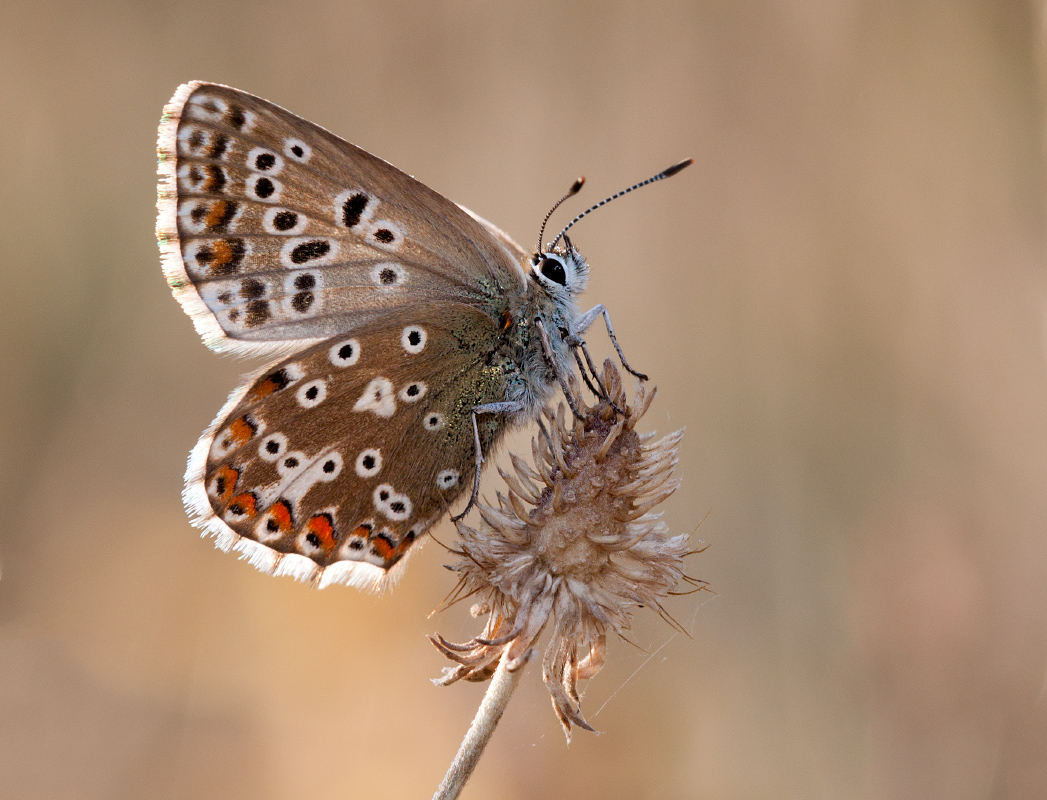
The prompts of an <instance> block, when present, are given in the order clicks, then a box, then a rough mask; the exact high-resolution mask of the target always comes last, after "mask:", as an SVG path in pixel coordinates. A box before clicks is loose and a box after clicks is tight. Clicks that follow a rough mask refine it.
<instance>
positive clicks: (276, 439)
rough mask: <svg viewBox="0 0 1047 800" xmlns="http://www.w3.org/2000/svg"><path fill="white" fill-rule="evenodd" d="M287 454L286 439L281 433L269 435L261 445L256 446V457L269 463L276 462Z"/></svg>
mask: <svg viewBox="0 0 1047 800" xmlns="http://www.w3.org/2000/svg"><path fill="white" fill-rule="evenodd" d="M286 452H287V437H286V436H284V435H283V434H282V433H270V434H269V435H268V436H266V437H265V438H264V439H262V443H261V444H259V445H258V456H259V458H261V459H262V460H263V461H268V462H270V463H272V462H274V461H276V460H277V459H278V458H280V456H282V455H283V454H284V453H286Z"/></svg>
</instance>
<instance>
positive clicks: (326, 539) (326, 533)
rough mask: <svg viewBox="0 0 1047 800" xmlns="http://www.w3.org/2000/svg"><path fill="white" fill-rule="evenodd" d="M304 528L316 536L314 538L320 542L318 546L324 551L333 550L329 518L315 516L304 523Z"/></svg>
mask: <svg viewBox="0 0 1047 800" xmlns="http://www.w3.org/2000/svg"><path fill="white" fill-rule="evenodd" d="M306 527H307V528H308V529H309V532H310V533H313V534H315V535H316V538H317V539H319V540H320V545H321V546H322V547H323V548H324V550H331V549H332V548H334V526H333V525H332V524H331V517H330V516H329V515H327V514H317V515H316V516H313V517H310V518H309V521H308V522H307V523H306Z"/></svg>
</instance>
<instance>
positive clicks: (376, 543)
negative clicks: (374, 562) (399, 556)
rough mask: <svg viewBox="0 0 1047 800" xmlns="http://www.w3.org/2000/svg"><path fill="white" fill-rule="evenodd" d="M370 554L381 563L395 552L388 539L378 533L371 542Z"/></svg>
mask: <svg viewBox="0 0 1047 800" xmlns="http://www.w3.org/2000/svg"><path fill="white" fill-rule="evenodd" d="M371 552H373V553H374V554H375V555H376V556H378V557H379V558H380V559H382V560H383V561H388V560H389V557H390V556H391V555H392V554H393V553H394V552H395V548H394V547H393V543H392V542H391V541H390V540H389V538H388V537H387V536H386V535H385V534H383V533H380V534H378V535H377V536H375V537H374V539H373V540H372V541H371Z"/></svg>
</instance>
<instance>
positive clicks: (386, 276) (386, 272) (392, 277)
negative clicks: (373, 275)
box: [378, 267, 396, 286]
mask: <svg viewBox="0 0 1047 800" xmlns="http://www.w3.org/2000/svg"><path fill="white" fill-rule="evenodd" d="M378 280H380V281H381V282H382V286H391V285H392V284H394V283H396V270H394V269H392V268H391V267H386V268H385V269H383V270H382V271H381V272H380V273H378Z"/></svg>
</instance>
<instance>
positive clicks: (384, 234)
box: [374, 228, 396, 244]
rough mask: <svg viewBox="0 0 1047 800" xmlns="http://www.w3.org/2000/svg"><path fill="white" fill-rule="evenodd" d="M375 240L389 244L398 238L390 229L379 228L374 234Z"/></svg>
mask: <svg viewBox="0 0 1047 800" xmlns="http://www.w3.org/2000/svg"><path fill="white" fill-rule="evenodd" d="M374 238H375V239H377V240H378V241H379V242H381V243H382V244H389V243H390V242H392V241H393V240H394V239H395V238H396V237H395V236H394V235H393V232H392V231H391V230H389V229H388V228H379V229H378V230H376V231H375V232H374Z"/></svg>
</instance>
